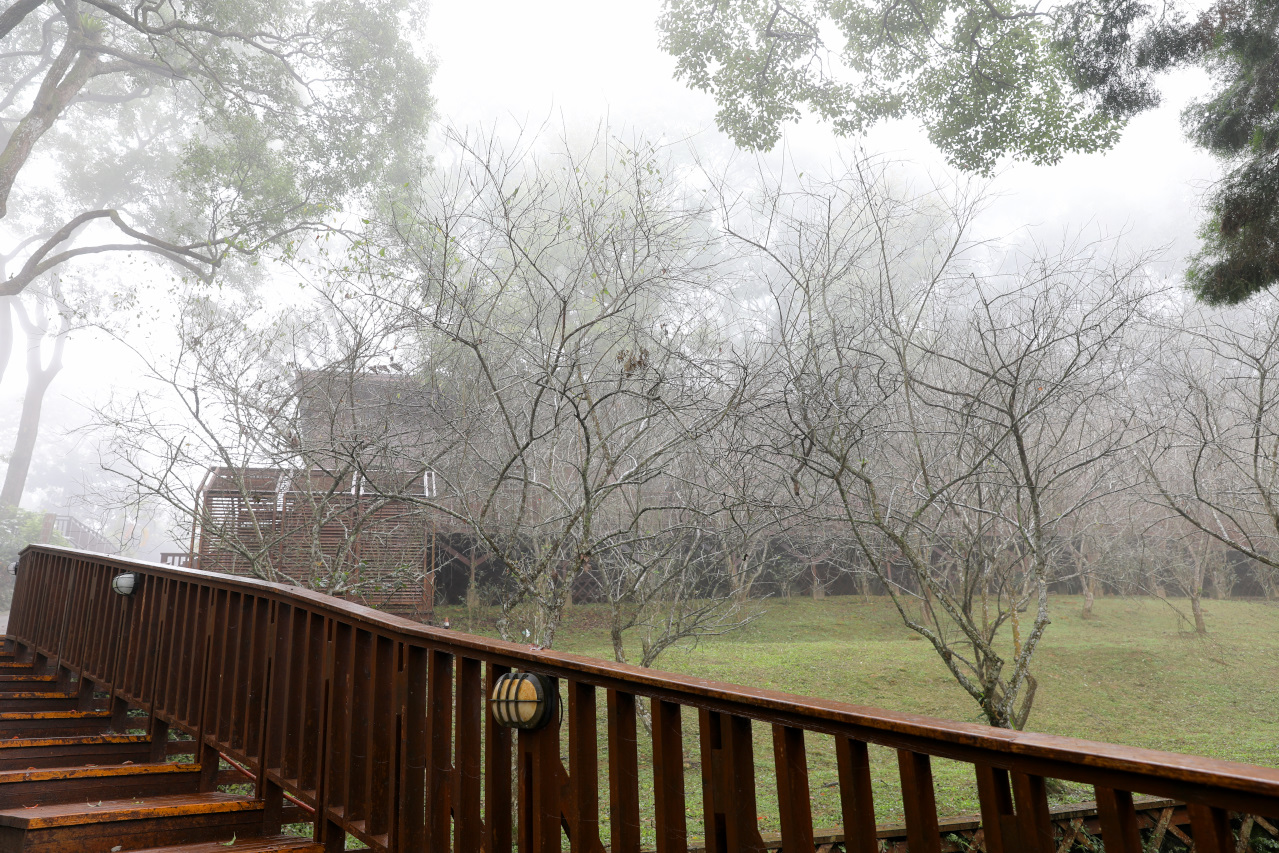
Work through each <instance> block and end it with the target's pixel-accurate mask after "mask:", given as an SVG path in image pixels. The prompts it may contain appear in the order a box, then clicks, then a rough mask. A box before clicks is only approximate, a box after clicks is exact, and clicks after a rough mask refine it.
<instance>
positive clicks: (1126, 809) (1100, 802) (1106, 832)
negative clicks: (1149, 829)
mask: <svg viewBox="0 0 1279 853" xmlns="http://www.w3.org/2000/svg"><path fill="white" fill-rule="evenodd" d="M1094 790H1095V792H1096V797H1097V817H1098V819H1099V820H1100V822H1101V841H1102V844H1104V845H1106V853H1142V844H1141V831H1140V830H1139V829H1138V827H1137V810H1136V809H1134V808H1133V804H1132V794H1131V793H1129V792H1128V791H1116V790H1115V789H1114V788H1103V787H1102V786H1100V785H1098V786H1097V787H1096V788H1095V789H1094Z"/></svg>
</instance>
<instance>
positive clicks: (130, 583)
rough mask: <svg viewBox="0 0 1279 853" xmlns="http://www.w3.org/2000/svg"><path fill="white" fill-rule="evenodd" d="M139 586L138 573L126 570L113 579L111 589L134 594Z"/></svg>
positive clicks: (123, 593) (125, 593) (124, 593)
mask: <svg viewBox="0 0 1279 853" xmlns="http://www.w3.org/2000/svg"><path fill="white" fill-rule="evenodd" d="M137 587H138V573H137V572H125V573H124V574H120V575H116V576H115V577H114V578H112V579H111V589H112V590H114V591H115V592H117V593H119V594H120V595H133V591H134V590H135V589H137Z"/></svg>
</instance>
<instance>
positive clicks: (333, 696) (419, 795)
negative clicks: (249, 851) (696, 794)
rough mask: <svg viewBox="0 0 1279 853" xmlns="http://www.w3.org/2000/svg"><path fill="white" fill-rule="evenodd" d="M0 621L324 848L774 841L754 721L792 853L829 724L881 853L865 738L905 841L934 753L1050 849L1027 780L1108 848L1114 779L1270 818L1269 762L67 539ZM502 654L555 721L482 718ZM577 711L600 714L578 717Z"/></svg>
mask: <svg viewBox="0 0 1279 853" xmlns="http://www.w3.org/2000/svg"><path fill="white" fill-rule="evenodd" d="M122 571H134V572H138V573H140V574H141V575H142V578H141V580H140V582H139V584H138V587H137V591H136V592H135V593H134V595H133V596H131V597H129V598H123V597H121V596H119V595H115V594H114V593H112V592H111V591H110V582H111V579H112V577H113V576H114V575H116V574H117V573H119V572H122ZM9 632H10V635H11V636H12V638H13V639H14V642H15V643H16V644H17V645H18V647H19V653H20V654H22V655H24V656H25V655H29V654H33V655H37V656H40V659H47V660H48V661H49V662H50V663H51V664H54V665H58V666H61V667H63V668H64V669H65V670H66V671H69V673H74V674H76V675H78V676H80V677H81V678H84V679H89V680H91V681H93V682H95V683H96V685H97V687H98V689H100V690H109V691H111V692H112V693H113V694H114V696H115V697H116V698H117V699H119V700H123V701H125V702H127V703H129V704H130V705H132V706H134V707H138V708H144V709H146V710H147V711H149V712H150V714H151V715H152V716H153V718H154V721H155V723H156V724H157V725H159V726H165V725H167V726H169V727H171V728H173V729H176V730H178V731H179V732H184V733H186V734H188V735H190V736H191V737H193V738H194V739H195V740H196V742H197V744H199V747H198V748H199V749H201V750H202V755H203V757H204V759H205V760H206V761H207V762H208V763H209V765H210V766H214V765H215V764H216V761H214V759H216V756H217V755H218V753H221V754H222V755H224V756H226V757H228V758H230V759H232V760H233V761H235V762H237V763H238V764H240V765H242V766H244V767H245V768H247V769H248V770H249V772H250V773H251V774H252V775H253V777H254V778H255V780H256V789H257V796H258V797H261V798H262V799H264V800H265V801H266V806H267V812H268V813H276V814H278V813H279V811H280V808H281V806H282V804H283V802H284V800H285V798H289V799H291V800H294V801H296V802H298V803H302V804H304V805H305V806H306V807H307V808H308V809H313V810H314V812H315V814H316V816H317V821H316V825H315V826H316V829H315V832H316V835H317V838H318V839H319V840H320V841H322V842H323V843H325V844H326V845H327V849H329V850H332V851H337V850H341V849H343V844H344V843H345V838H346V836H347V834H348V833H349V834H350V835H353V836H355V837H356V838H358V839H359V840H360V841H361V842H362V843H363V844H365V845H367V846H368V847H369V848H371V849H372V850H376V851H404V853H410V851H421V850H431V851H448V850H457V851H466V853H470V851H475V850H484V851H489V853H507V851H511V850H512V849H516V848H517V849H519V850H520V851H521V853H547V851H558V850H561V849H564V847H565V846H567V848H568V849H569V850H571V851H594V853H602V851H603V850H604V845H605V844H608V845H610V849H611V850H613V851H627V853H638V851H639V850H640V849H641V841H642V836H641V827H642V826H645V825H648V826H651V827H652V828H653V830H654V832H655V843H656V849H657V850H658V851H661V853H666V851H670V852H671V853H678V852H679V851H685V850H687V849H689V847H690V843H689V839H688V837H687V831H686V830H687V823H686V812H687V811H688V810H689V809H695V808H700V809H701V810H702V812H703V816H704V817H705V819H706V826H707V827H708V837H707V839H706V842H705V848H706V849H708V850H716V851H734V853H735V851H744V850H759V849H761V848H762V847H765V846H770V847H776V845H777V843H778V841H775V840H770V841H767V842H766V841H764V840H763V839H762V838H761V836H760V833H759V831H758V829H757V823H756V822H755V821H756V810H757V808H759V805H758V803H759V802H760V799H759V798H757V787H758V783H757V780H756V772H755V767H754V762H755V761H756V760H757V758H758V757H759V756H762V755H766V754H767V752H765V751H763V750H761V751H760V752H759V753H756V752H755V751H754V749H753V748H752V737H753V733H754V736H755V737H756V738H757V739H758V738H759V737H761V736H767V734H766V733H768V732H770V731H771V734H772V737H771V739H772V746H773V749H772V750H771V752H772V760H773V761H774V762H775V768H774V769H775V770H776V778H777V779H778V780H779V785H781V786H782V790H780V791H778V792H777V793H778V794H779V795H780V796H779V797H778V801H779V802H780V809H781V814H780V825H781V828H782V838H781V839H780V840H779V841H780V845H781V846H782V847H783V848H785V849H786V850H788V851H790V850H801V849H805V848H807V849H812V847H811V845H812V844H814V842H815V839H816V836H815V833H814V828H813V825H812V811H811V808H810V802H811V798H812V796H813V791H812V790H811V789H810V788H811V786H810V784H809V779H808V774H807V769H806V766H807V762H806V750H807V749H809V748H811V744H813V743H814V742H816V741H818V740H819V739H821V738H834V739H835V744H836V747H837V750H836V753H837V756H838V763H839V794H840V797H841V802H842V805H843V813H844V821H845V827H846V829H847V833H846V843H847V844H848V849H850V850H857V851H861V853H870V851H872V850H876V849H878V845H877V843H876V841H877V839H876V829H875V821H874V810H873V809H874V803H873V798H872V790H871V786H870V775H869V770H868V763H867V751H866V745H867V744H879V745H882V746H886V747H890V748H892V749H894V750H896V751H897V755H898V764H899V770H900V777H901V785H902V794H903V800H904V802H905V803H906V814H907V821H908V822H907V826H906V836H907V839H908V844H909V848H910V851H911V853H923V851H938V850H941V849H942V845H941V840H940V839H939V837H938V829H939V817H938V815H937V810H936V805H935V799H934V792H933V782H932V769H931V767H932V762H933V760H934V759H936V758H946V759H952V760H956V761H961V762H967V763H968V764H970V765H971V766H972V770H973V773H974V774H975V777H976V780H977V782H978V788H979V792H980V798H981V807H982V816H983V821H982V822H983V828H984V831H985V847H986V849H987V850H988V851H991V852H992V853H1001V851H1009V853H1012V851H1028V850H1042V851H1045V853H1049V851H1051V850H1053V849H1054V848H1053V815H1051V814H1050V812H1049V810H1048V808H1047V800H1046V793H1045V784H1044V782H1045V779H1046V778H1058V779H1065V780H1069V781H1072V782H1077V783H1083V784H1087V785H1091V786H1093V787H1094V789H1095V791H1096V800H1097V802H1098V804H1099V806H1100V808H1099V818H1100V826H1101V829H1102V833H1103V839H1104V841H1105V842H1106V846H1107V849H1108V850H1110V849H1112V847H1113V849H1115V850H1132V851H1134V853H1136V851H1137V850H1138V845H1139V843H1140V838H1139V837H1138V836H1137V835H1136V827H1138V826H1139V825H1140V821H1139V817H1138V815H1137V814H1136V813H1135V811H1134V809H1135V806H1134V800H1133V797H1132V795H1131V792H1133V791H1140V792H1142V793H1143V794H1150V795H1155V796H1160V797H1167V798H1171V799H1175V800H1179V801H1183V802H1185V803H1186V804H1187V809H1186V811H1187V814H1188V815H1189V828H1190V835H1191V837H1193V840H1194V842H1195V846H1196V849H1197V850H1208V851H1217V850H1224V846H1225V845H1227V842H1230V841H1231V839H1230V838H1229V837H1228V836H1229V833H1230V823H1229V818H1230V813H1231V812H1239V813H1245V814H1249V815H1260V816H1264V817H1267V818H1271V819H1273V818H1274V816H1276V815H1279V770H1275V769H1270V768H1263V767H1256V766H1252V765H1247V764H1239V763H1234V762H1228V761H1219V760H1215V759H1209V758H1199V757H1194V756H1186V755H1176V754H1171V753H1164V752H1157V751H1153V750H1146V749H1133V748H1129V747H1123V746H1115V745H1111V744H1105V743H1095V742H1090V741H1083V740H1077V739H1072V738H1064V737H1055V736H1051V735H1041V734H1032V733H1023V732H1013V731H1007V730H1001V729H993V728H989V727H985V726H980V725H973V724H966V723H955V722H949V721H945V720H938V719H932V718H928V717H922V716H915V715H910V714H897V713H890V712H886V711H880V710H876V709H873V708H866V707H858V706H852V705H847V704H843V703H839V702H832V701H828V700H824V699H815V698H809V697H802V696H793V695H789V694H785V693H779V692H776V691H771V690H759V689H755V688H750V687H744V686H741V685H735V684H727V683H721V682H713V681H707V680H704V679H697V678H691V677H686V676H680V675H673V674H669V673H662V672H655V671H651V670H644V669H640V668H637V667H630V666H620V665H617V664H613V663H609V662H607V661H603V660H596V659H591V658H585V657H579V656H576V655H569V654H561V653H556V652H551V651H541V650H535V649H532V648H530V647H528V646H524V645H513V644H509V643H503V642H499V641H495V640H488V639H484V638H480V637H473V636H468V635H465V634H460V633H457V632H453V631H445V630H439V629H434V628H430V627H427V626H424V625H420V624H417V623H414V622H410V621H408V620H406V619H401V618H398V617H395V616H391V615H387V614H383V613H380V612H376V611H373V610H370V609H367V608H363V607H360V606H357V605H354V604H351V603H348V602H344V601H341V600H338V599H334V598H330V597H325V596H322V595H317V594H314V593H310V592H306V591H302V590H298V589H294V588H289V587H283V586H277V585H272V584H267V583H263V582H259V581H254V580H250V579H244V578H237V577H230V576H225V575H217V574H212V573H208V572H202V571H193V570H189V569H180V568H174V567H169V566H161V565H157V564H150V563H140V562H134V561H130V560H125V559H116V558H107V557H101V556H98V555H89V554H85V553H81V552H77V551H73V550H70V549H61V548H54V547H49V546H32V547H29V548H28V549H26V550H25V551H24V552H23V554H22V557H21V562H20V566H19V569H18V578H17V587H16V591H15V597H14V604H13V610H12V612H11V615H10V621H9ZM511 669H519V670H529V671H533V672H539V673H543V674H546V675H549V676H552V677H554V678H556V679H559V681H560V682H561V685H562V687H563V695H564V696H565V699H566V706H565V713H564V715H563V718H562V720H561V721H558V722H556V723H555V724H553V725H551V726H548V727H547V728H544V729H542V730H540V731H537V732H520V733H519V734H518V735H516V736H514V737H513V736H512V733H511V732H510V731H509V730H506V729H502V728H500V727H498V726H496V725H495V723H494V721H493V719H492V717H491V715H490V714H488V713H487V711H486V707H487V705H486V703H485V701H484V696H485V694H486V693H487V692H489V691H490V690H491V689H492V685H493V684H494V682H495V680H496V679H497V678H498V677H499V676H500V675H501V674H502V673H504V672H507V671H509V670H511ZM641 703H643V704H645V705H646V706H647V707H648V708H649V709H650V710H651V713H652V720H653V735H652V744H651V746H652V754H653V756H654V761H653V770H652V772H653V780H652V781H653V790H654V795H655V803H654V806H653V807H652V812H651V813H646V809H645V808H644V807H642V806H641V803H640V797H639V795H640V787H641V786H640V772H641V771H640V764H639V761H638V758H637V754H638V751H639V748H640V745H641V740H642V739H643V738H644V737H645V735H644V731H643V729H642V727H637V725H636V713H637V709H638V707H639V706H640V705H641ZM597 709H600V710H602V712H603V717H604V719H605V726H606V731H602V732H601V731H597V722H596V721H597ZM761 723H762V724H764V725H763V726H759V725H757V724H761ZM686 727H695V734H696V736H697V738H698V740H699V743H700V759H701V760H700V765H701V766H700V770H693V771H688V770H687V769H686V762H687V761H691V760H692V756H690V755H687V754H685V752H684V740H683V734H684V728H686ZM691 733H692V732H691ZM601 739H602V740H604V741H606V742H607V744H608V749H607V752H606V755H604V754H602V753H601V752H600V750H599V746H598V744H599V743H600V740H601ZM562 754H565V755H566V756H567V762H565V761H564V760H563V758H562V757H561V756H562ZM513 759H514V762H515V764H516V769H515V773H514V774H512V773H511V768H512V763H513ZM686 772H700V773H701V774H702V776H703V791H704V794H703V798H702V802H700V803H696V802H692V801H689V800H688V799H687V798H686V797H685V793H684V791H685V786H684V779H685V773H686ZM602 790H605V791H607V799H608V810H607V811H606V812H605V813H606V814H611V816H612V819H611V821H610V824H609V825H610V830H609V832H608V833H607V834H608V835H609V837H608V838H604V837H601V835H602V833H601V824H600V815H601V810H600V807H601V791H602ZM1248 825H1249V826H1252V824H1251V823H1249V824H1248ZM1178 831H1179V832H1180V830H1178ZM649 837H654V835H653V833H650V834H649ZM565 838H567V841H566V840H565ZM1231 849H1234V848H1233V847H1232V848H1231Z"/></svg>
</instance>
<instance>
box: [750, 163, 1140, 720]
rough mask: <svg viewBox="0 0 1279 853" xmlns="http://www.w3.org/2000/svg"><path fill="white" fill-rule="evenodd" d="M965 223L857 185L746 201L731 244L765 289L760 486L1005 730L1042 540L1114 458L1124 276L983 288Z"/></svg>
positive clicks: (1025, 702) (1058, 272)
mask: <svg viewBox="0 0 1279 853" xmlns="http://www.w3.org/2000/svg"><path fill="white" fill-rule="evenodd" d="M975 209H976V202H975V201H974V200H973V199H971V198H968V197H964V196H962V195H961V196H959V197H957V198H956V199H954V200H953V201H950V202H947V201H946V200H944V199H941V198H940V197H939V196H938V195H937V194H931V195H928V196H924V197H917V198H913V199H912V198H909V197H905V196H903V195H902V194H901V193H900V192H898V193H892V192H889V190H888V188H887V187H886V186H885V184H884V181H883V176H882V173H881V172H879V171H877V170H876V169H874V168H872V167H870V166H867V165H866V164H864V163H863V164H858V165H857V167H856V168H855V169H854V170H853V171H852V172H851V173H850V174H849V175H848V176H846V177H845V178H843V179H841V180H837V181H831V182H828V183H823V184H817V183H810V184H802V183H801V184H800V185H799V186H798V188H797V189H795V190H794V191H793V192H783V191H781V190H774V191H773V192H771V193H769V194H766V195H765V197H764V200H763V201H762V202H761V203H760V204H759V206H758V207H757V208H756V210H755V212H754V216H753V217H752V220H754V221H758V220H759V219H761V218H762V219H763V221H764V223H765V225H764V226H758V225H756V226H754V228H753V229H752V230H747V227H749V225H748V226H747V227H741V228H738V229H736V230H735V233H736V235H737V236H738V237H739V239H741V240H743V241H744V242H746V243H747V244H748V245H750V246H752V247H753V248H754V249H755V250H757V251H758V252H760V253H761V255H762V256H763V257H764V258H766V259H767V265H766V269H767V274H768V275H769V276H771V281H772V288H773V293H774V304H775V317H776V319H775V326H776V329H777V331H776V337H777V341H776V348H775V353H776V355H775V358H774V359H773V361H774V363H775V364H776V365H777V366H778V376H777V379H776V385H777V388H778V392H777V393H778V395H779V397H780V398H781V401H782V406H781V407H780V408H778V409H777V410H776V414H775V415H774V416H773V417H774V421H773V429H774V430H775V436H776V438H775V441H776V446H777V449H778V451H779V455H780V457H781V458H780V461H779V464H785V465H787V466H789V467H790V469H791V471H792V472H793V476H794V477H795V482H796V485H797V486H802V487H803V489H804V490H806V494H807V496H808V499H809V501H810V505H811V506H812V507H813V510H812V511H813V512H816V513H820V512H821V511H822V510H823V508H833V509H834V512H833V513H832V514H831V521H836V520H837V521H838V522H839V523H841V524H842V525H843V527H844V529H845V530H846V531H847V532H848V534H849V535H850V536H851V537H852V538H853V539H855V540H856V541H857V543H858V546H859V548H860V550H861V551H862V553H863V556H864V557H865V560H866V562H867V564H868V565H869V566H870V567H871V569H872V570H873V571H874V572H875V573H876V575H877V576H878V579H879V581H880V583H881V584H882V585H883V587H884V588H885V589H886V590H887V591H888V593H889V595H890V596H891V598H892V600H893V602H894V604H895V605H896V608H897V610H898V612H899V614H900V615H901V618H902V620H903V622H904V623H905V624H906V625H907V626H908V627H910V628H911V629H912V630H914V631H916V632H917V633H919V634H920V635H921V636H923V637H924V638H925V639H927V640H929V642H930V643H931V644H932V645H933V647H934V649H935V650H936V651H937V654H938V656H939V657H940V658H941V660H942V661H943V662H944V663H945V665H946V667H947V668H948V670H949V671H950V673H951V675H952V676H953V677H954V678H955V680H956V681H957V682H958V683H959V684H960V685H961V686H962V687H963V688H964V689H965V691H967V692H968V693H969V695H970V696H971V697H972V698H973V700H974V701H975V702H976V703H977V704H978V706H979V707H980V709H981V712H982V714H983V716H985V718H986V719H987V720H988V721H989V722H990V723H991V724H992V725H997V726H1004V727H1015V728H1020V727H1022V726H1023V725H1024V724H1025V721H1026V719H1027V716H1028V714H1029V713H1030V709H1031V706H1032V704H1033V701H1034V695H1035V689H1036V682H1035V679H1034V677H1033V675H1032V673H1031V663H1032V659H1033V656H1034V653H1035V650H1036V648H1037V647H1038V644H1039V642H1040V640H1041V639H1042V637H1043V635H1044V632H1045V630H1046V629H1047V627H1048V625H1049V623H1050V618H1049V597H1048V591H1049V585H1050V583H1051V582H1052V581H1053V580H1054V579H1055V578H1057V577H1059V576H1060V574H1061V571H1060V557H1061V551H1062V540H1061V536H1060V535H1059V528H1060V527H1061V525H1062V522H1063V519H1068V518H1070V517H1071V516H1072V515H1073V514H1075V513H1077V512H1078V511H1079V510H1080V509H1081V508H1082V507H1085V506H1087V505H1088V504H1089V503H1090V502H1091V501H1094V500H1096V499H1097V498H1098V497H1099V496H1100V495H1103V494H1106V493H1108V492H1109V491H1110V490H1112V489H1113V488H1114V487H1115V484H1113V483H1112V482H1110V479H1109V477H1108V472H1107V471H1106V466H1104V465H1103V464H1102V463H1103V462H1104V461H1105V460H1107V459H1109V458H1111V457H1113V456H1114V455H1115V454H1117V453H1118V452H1120V451H1121V450H1122V449H1123V448H1124V447H1126V446H1127V445H1128V443H1129V442H1130V441H1131V439H1132V432H1131V424H1130V423H1129V420H1128V419H1126V418H1125V417H1124V416H1123V414H1122V411H1121V410H1120V409H1119V408H1118V407H1116V406H1115V405H1113V404H1112V401H1113V399H1114V397H1115V396H1116V395H1118V394H1119V393H1120V391H1121V390H1122V383H1123V377H1124V376H1125V375H1127V374H1128V373H1130V372H1131V370H1132V365H1130V364H1128V363H1127V362H1126V360H1127V358H1128V357H1129V348H1128V347H1126V346H1124V343H1125V334H1126V331H1127V330H1128V328H1129V326H1130V324H1132V323H1133V322H1134V320H1135V319H1136V318H1137V317H1138V313H1139V310H1140V306H1141V305H1142V301H1143V299H1142V292H1141V289H1140V288H1139V287H1136V286H1135V279H1137V278H1138V272H1139V270H1140V262H1139V261H1137V262H1129V263H1124V262H1120V261H1107V260H1106V259H1105V258H1098V257H1096V248H1097V247H1085V249H1084V250H1081V251H1078V252H1070V253H1063V254H1061V255H1060V256H1049V257H1042V258H1039V259H1030V260H1026V261H1023V262H1022V263H1020V264H1019V265H1017V268H1016V269H1015V270H1014V271H1013V272H1011V273H1008V274H1004V275H995V274H992V273H989V272H985V271H984V270H982V269H981V268H980V267H979V266H978V265H977V263H976V258H975V255H974V254H973V246H972V245H971V243H969V242H968V241H967V239H966V237H965V233H966V228H967V225H968V223H969V222H970V220H971V216H972V214H973V211H974V210H975ZM749 221H750V220H748V222H749ZM912 602H914V604H912ZM916 605H917V606H916ZM1027 608H1030V610H1029V615H1028V616H1026V617H1023V615H1022V613H1023V611H1025V610H1026V609H1027ZM1005 631H1007V633H1009V634H1011V636H1010V637H1008V638H1007V639H1005V633H1004V632H1005ZM1008 649H1010V650H1011V658H1010V659H1007V658H1006V655H1007V654H1008Z"/></svg>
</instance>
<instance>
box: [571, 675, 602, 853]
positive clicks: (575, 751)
mask: <svg viewBox="0 0 1279 853" xmlns="http://www.w3.org/2000/svg"><path fill="white" fill-rule="evenodd" d="M595 711H596V709H595V688H594V687H592V686H591V685H589V684H583V683H582V682H580V681H570V682H568V779H569V791H570V793H569V797H570V799H571V802H572V811H573V813H574V814H573V819H574V823H573V825H572V831H571V832H570V834H569V839H568V840H569V849H570V850H572V851H573V853H594V851H597V850H599V849H600V847H601V844H600V796H599V784H600V779H599V776H600V770H599V752H598V750H599V741H598V739H597V737H598V735H597V731H596V722H595Z"/></svg>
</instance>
